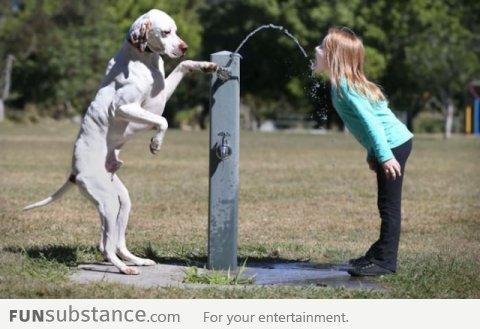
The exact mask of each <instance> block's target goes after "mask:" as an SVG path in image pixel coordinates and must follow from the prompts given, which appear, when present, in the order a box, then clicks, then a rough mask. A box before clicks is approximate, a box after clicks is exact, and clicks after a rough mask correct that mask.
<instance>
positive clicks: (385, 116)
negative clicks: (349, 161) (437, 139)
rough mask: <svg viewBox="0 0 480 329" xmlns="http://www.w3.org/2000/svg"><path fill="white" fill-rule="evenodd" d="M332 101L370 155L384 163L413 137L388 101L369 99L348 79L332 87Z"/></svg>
mask: <svg viewBox="0 0 480 329" xmlns="http://www.w3.org/2000/svg"><path fill="white" fill-rule="evenodd" d="M338 89H340V92H339V90H338ZM332 103H333V106H334V107H335V110H336V111H337V113H338V114H339V115H340V117H341V118H342V120H343V122H344V123H345V126H347V128H348V130H349V131H350V132H351V133H352V134H353V136H354V137H355V138H356V139H357V140H358V141H359V142H360V144H362V145H363V147H365V149H367V152H368V155H367V157H368V158H370V159H377V161H378V162H380V163H384V162H385V161H388V160H390V159H392V158H394V155H393V153H392V149H393V148H395V147H397V146H400V145H402V144H403V143H405V142H406V141H408V140H409V139H411V138H412V137H413V134H412V133H411V132H410V131H409V130H408V129H407V127H406V126H405V125H404V124H403V123H402V122H401V121H400V120H398V119H397V117H396V116H395V114H393V112H392V111H391V110H390V108H389V107H388V102H387V101H375V102H371V101H369V100H368V99H366V98H365V97H364V96H362V95H360V94H359V93H358V92H356V91H355V90H354V89H353V88H349V87H348V85H347V81H346V80H345V79H342V82H341V85H340V87H332Z"/></svg>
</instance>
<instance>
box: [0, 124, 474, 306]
mask: <svg viewBox="0 0 480 329" xmlns="http://www.w3.org/2000/svg"><path fill="white" fill-rule="evenodd" d="M77 131H78V127H77V126H76V125H73V124H67V123H57V122H50V121H48V122H42V123H41V124H38V125H30V126H16V125H7V124H3V125H0V188H1V191H2V192H1V194H0V224H1V225H0V236H1V238H0V250H1V253H0V298H14V297H16V298H23V297H26V298H44V297H48V298H91V297H93V298H480V276H479V275H478V272H479V269H480V266H479V265H480V199H479V197H480V178H479V177H480V138H477V139H475V138H465V137H464V136H456V137H454V138H453V139H451V140H448V141H444V140H442V139H441V138H439V137H438V136H429V135H422V136H416V137H415V140H414V149H413V153H412V155H411V158H410V160H409V163H408V165H407V172H406V175H405V185H404V198H403V223H402V237H401V246H400V258H399V268H398V273H397V274H396V275H394V276H389V277H382V278H379V279H378V281H379V282H380V283H381V284H382V285H384V286H385V287H386V290H385V291H381V292H379V291H354V290H349V289H333V288H321V287H302V288H295V287H285V288H279V287H268V288H267V287H265V288H264V287H259V288H253V289H252V288H249V289H242V288H240V289H221V288H219V287H217V286H214V285H212V286H211V287H210V288H207V289H179V288H158V289H140V288H135V287H129V286H122V285H115V284H107V283H95V284H88V285H77V284H73V283H71V282H70V281H69V275H70V274H71V273H72V272H73V271H74V270H75V268H76V266H77V265H78V264H79V263H82V262H89V261H96V260H101V259H102V257H101V255H100V253H99V252H98V250H97V244H98V241H99V237H100V223H99V218H98V215H97V213H96V211H95V209H94V207H93V205H92V204H90V203H89V202H88V201H87V200H86V199H85V198H83V197H82V196H81V195H80V193H79V192H78V191H77V190H75V189H74V190H72V191H70V192H69V193H68V194H66V195H65V196H64V197H63V198H62V199H61V200H59V201H57V202H55V203H53V204H51V205H49V206H47V207H44V208H40V209H37V210H34V211H30V212H22V210H21V209H22V208H23V207H24V206H25V205H27V204H30V203H32V202H34V201H38V200H40V199H43V198H45V197H47V196H48V195H49V194H50V193H52V192H54V191H55V190H56V189H57V188H58V187H60V186H61V184H63V182H64V181H65V179H66V178H67V177H68V175H69V170H70V161H71V151H72V146H73V141H74V139H75V136H76V134H77ZM150 134H151V133H149V134H142V135H140V136H137V137H136V138H135V139H133V140H132V141H130V142H129V144H127V145H126V146H125V147H124V149H123V151H122V154H121V156H120V158H121V159H122V160H124V161H125V165H124V167H123V168H122V169H121V170H120V172H119V176H120V177H121V178H122V179H123V181H124V183H125V184H126V186H127V187H128V188H129V191H130V196H131V199H132V202H133V207H132V213H131V217H130V223H129V229H128V231H127V242H128V245H129V247H130V249H131V250H132V251H133V252H134V253H137V254H139V255H144V256H149V257H153V258H154V259H155V260H157V261H158V262H166V263H168V262H172V261H175V262H181V263H185V264H189V263H194V262H197V261H199V260H200V261H202V260H205V258H206V256H207V222H208V153H209V150H208V132H206V131H200V132H184V131H179V130H173V129H172V130H170V131H169V132H168V133H167V135H166V139H165V144H164V146H163V149H162V151H161V152H160V154H159V155H157V156H153V155H151V154H150V152H149V147H148V146H149V140H150V137H151V136H150ZM365 156H366V154H365V152H364V151H363V149H362V148H361V147H360V146H359V145H358V144H357V143H356V142H355V141H354V139H353V138H352V137H351V136H349V135H347V134H343V133H327V134H323V135H313V134H302V133H297V134H290V133H270V134H264V133H254V132H247V131H242V136H241V150H240V159H241V164H240V182H241V183H240V206H239V237H238V243H239V246H238V247H239V251H238V253H239V256H240V257H241V258H243V259H244V258H247V257H248V259H250V260H264V261H290V260H292V261H293V260H302V261H311V262H319V263H332V262H344V261H345V260H347V259H348V258H351V257H356V256H358V255H360V254H362V253H363V252H365V250H366V249H367V248H368V246H369V245H370V244H371V243H372V242H373V241H374V240H375V239H376V238H377V237H378V226H379V223H380V220H379V217H378V215H377V210H376V182H375V176H374V174H373V173H372V172H371V171H369V170H368V167H367V164H366V162H365ZM247 265H248V264H247Z"/></svg>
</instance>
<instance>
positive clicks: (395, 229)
mask: <svg viewBox="0 0 480 329" xmlns="http://www.w3.org/2000/svg"><path fill="white" fill-rule="evenodd" d="M315 53H316V63H315V65H314V67H313V70H314V72H315V73H317V74H322V73H324V74H326V75H328V78H329V80H330V82H331V85H332V90H331V94H332V103H333V106H334V107H335V110H336V111H337V112H338V114H339V115H340V117H341V118H342V120H343V122H344V123H345V126H346V127H347V128H348V130H349V131H350V132H351V133H352V134H353V136H354V137H355V138H356V139H357V140H358V141H359V142H360V144H362V145H363V146H364V147H365V149H367V163H368V166H369V167H370V169H371V170H373V171H375V172H376V174H377V185H378V210H379V212H380V217H381V227H380V238H379V239H378V240H377V241H376V242H375V243H373V244H372V246H371V247H370V248H369V249H368V251H367V252H366V253H365V255H363V256H361V257H359V258H356V259H351V260H349V264H351V265H352V268H351V269H349V270H348V273H349V274H350V275H352V276H376V275H383V274H391V273H395V272H396V269H397V254H398V245H399V241H400V220H401V199H402V182H403V174H404V172H405V164H406V162H407V158H408V156H409V155H410V152H411V149H412V137H413V135H412V133H411V132H410V131H409V130H408V129H407V128H406V127H405V125H404V124H403V123H401V122H400V121H399V120H398V119H397V118H396V117H395V115H394V114H393V113H392V111H391V110H390V108H389V107H388V102H387V100H386V98H385V95H384V94H383V93H382V91H381V90H380V89H379V87H378V86H377V85H375V84H374V83H372V82H370V81H369V80H368V79H367V78H366V77H365V75H364V73H363V64H364V53H365V51H364V48H363V44H362V41H361V40H360V39H359V38H358V37H357V36H356V35H355V34H354V33H353V32H352V31H351V30H349V29H346V28H341V29H338V28H331V29H330V30H329V31H328V34H327V36H326V37H325V38H324V39H323V42H322V44H321V45H320V46H318V47H317V48H315Z"/></svg>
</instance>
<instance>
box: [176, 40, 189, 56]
mask: <svg viewBox="0 0 480 329" xmlns="http://www.w3.org/2000/svg"><path fill="white" fill-rule="evenodd" d="M178 48H179V49H180V50H181V51H182V53H184V54H185V53H186V52H187V50H188V45H187V44H186V43H185V42H182V43H181V44H180V45H179V46H178Z"/></svg>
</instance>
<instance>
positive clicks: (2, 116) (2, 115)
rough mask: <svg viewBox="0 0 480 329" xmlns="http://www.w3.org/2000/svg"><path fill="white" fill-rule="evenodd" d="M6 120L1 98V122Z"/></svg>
mask: <svg viewBox="0 0 480 329" xmlns="http://www.w3.org/2000/svg"><path fill="white" fill-rule="evenodd" d="M4 119H5V106H4V105H3V98H0V122H2V121H3V120H4Z"/></svg>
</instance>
